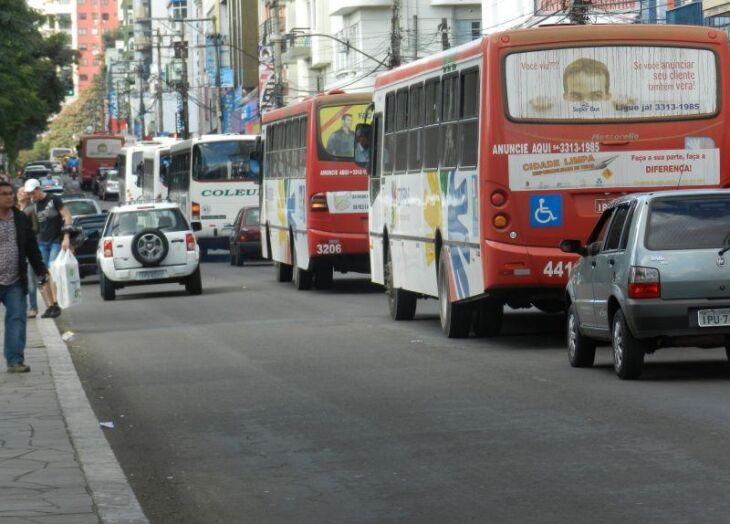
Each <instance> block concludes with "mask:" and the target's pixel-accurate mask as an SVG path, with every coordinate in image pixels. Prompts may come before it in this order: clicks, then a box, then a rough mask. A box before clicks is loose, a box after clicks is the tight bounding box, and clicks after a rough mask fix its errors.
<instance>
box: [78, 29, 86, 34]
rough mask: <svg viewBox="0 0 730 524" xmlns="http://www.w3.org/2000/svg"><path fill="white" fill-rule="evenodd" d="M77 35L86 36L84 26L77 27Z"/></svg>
mask: <svg viewBox="0 0 730 524" xmlns="http://www.w3.org/2000/svg"><path fill="white" fill-rule="evenodd" d="M79 36H86V28H85V27H79Z"/></svg>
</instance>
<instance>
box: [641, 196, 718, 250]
mask: <svg viewBox="0 0 730 524" xmlns="http://www.w3.org/2000/svg"><path fill="white" fill-rule="evenodd" d="M727 245H730V196H713V197H707V196H703V197H685V198H663V199H660V200H655V201H654V202H652V204H651V207H650V209H649V220H648V222H647V228H646V247H647V248H648V249H651V250H653V251H661V250H669V249H712V248H718V249H719V248H721V247H723V246H727Z"/></svg>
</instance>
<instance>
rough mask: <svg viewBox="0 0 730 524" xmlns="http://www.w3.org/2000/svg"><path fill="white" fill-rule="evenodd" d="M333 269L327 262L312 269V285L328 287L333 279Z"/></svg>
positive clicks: (320, 287) (322, 287)
mask: <svg viewBox="0 0 730 524" xmlns="http://www.w3.org/2000/svg"><path fill="white" fill-rule="evenodd" d="M334 278H335V276H334V269H333V268H332V266H331V265H329V264H322V265H320V266H318V267H317V269H316V270H315V271H314V286H315V287H316V288H317V289H329V288H331V287H332V282H333V280H334Z"/></svg>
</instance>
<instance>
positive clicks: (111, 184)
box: [99, 173, 119, 200]
mask: <svg viewBox="0 0 730 524" xmlns="http://www.w3.org/2000/svg"><path fill="white" fill-rule="evenodd" d="M99 198H100V199H102V200H108V199H110V198H115V199H119V177H118V176H117V175H116V173H107V174H106V175H105V176H104V180H102V181H100V182H99Z"/></svg>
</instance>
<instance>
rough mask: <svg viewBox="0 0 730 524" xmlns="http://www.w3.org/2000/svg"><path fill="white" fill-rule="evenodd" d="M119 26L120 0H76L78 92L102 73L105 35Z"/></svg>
mask: <svg viewBox="0 0 730 524" xmlns="http://www.w3.org/2000/svg"><path fill="white" fill-rule="evenodd" d="M118 25H119V15H118V5H117V0H76V34H77V40H76V42H77V47H76V48H77V49H78V50H79V53H80V57H79V64H78V67H77V75H78V91H79V92H82V91H83V90H84V89H86V88H87V87H89V86H90V85H91V84H92V82H93V81H94V77H95V76H96V75H98V74H100V73H101V68H102V65H103V63H104V40H103V38H104V34H105V33H107V32H111V31H114V30H115V29H116V28H117V26H118Z"/></svg>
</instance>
